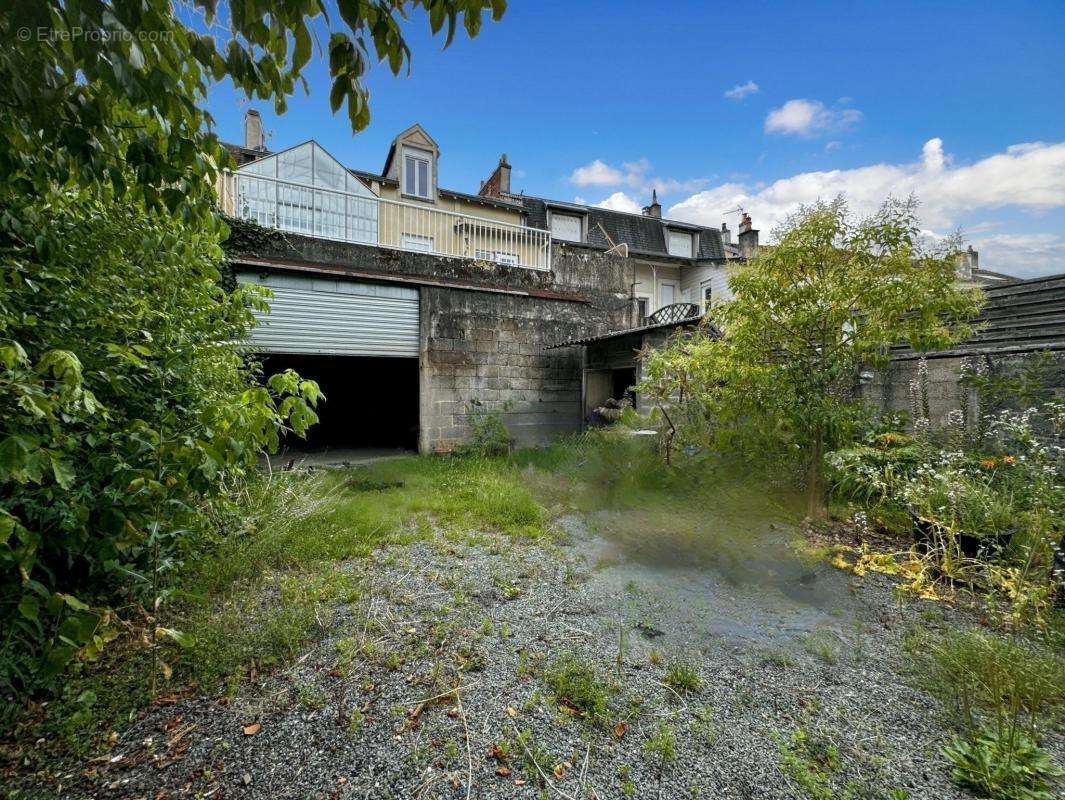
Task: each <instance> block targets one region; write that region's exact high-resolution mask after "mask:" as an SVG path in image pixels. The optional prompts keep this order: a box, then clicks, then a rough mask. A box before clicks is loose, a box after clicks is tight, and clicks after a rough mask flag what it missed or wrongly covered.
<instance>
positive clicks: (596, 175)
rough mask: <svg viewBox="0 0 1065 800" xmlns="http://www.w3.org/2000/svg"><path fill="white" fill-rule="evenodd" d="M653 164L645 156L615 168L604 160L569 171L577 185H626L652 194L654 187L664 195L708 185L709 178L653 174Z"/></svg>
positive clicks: (694, 189) (572, 180)
mask: <svg viewBox="0 0 1065 800" xmlns="http://www.w3.org/2000/svg"><path fill="white" fill-rule="evenodd" d="M652 169H653V165H652V164H651V162H650V161H648V160H647V159H646V158H640V159H637V160H636V161H625V162H622V164H621V167H620V168H619V167H614V166H611V165H610V164H607V163H606V162H605V161H603V160H601V159H598V158H597V159H595V160H594V161H592V162H590V163H588V164H585V165H584V166H583V167H577V169H575V170H573V172H572V173H570V176H569V180H570V183H572V184H574V185H575V186H627V187H629V188H630V189H635V190H638V191H640V192H644V193H646V194H648V195H650V193H651V190H655V191H657V192H660V193H661V194H670V193H671V192H695V191H698V190H699V189H701V188H703V187H704V186H706V184H707V183H708V182H709V181H708V180H707V179H706V178H694V179H690V180H678V179H676V178H659V177H657V176H655V175H653V174H651V173H652Z"/></svg>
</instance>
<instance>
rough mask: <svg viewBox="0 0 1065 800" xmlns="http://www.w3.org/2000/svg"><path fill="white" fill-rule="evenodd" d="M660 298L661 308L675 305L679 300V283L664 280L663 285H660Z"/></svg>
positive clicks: (659, 305) (659, 304)
mask: <svg viewBox="0 0 1065 800" xmlns="http://www.w3.org/2000/svg"><path fill="white" fill-rule="evenodd" d="M658 299H659V303H658V307H659V308H665V307H666V306H671V305H673V304H674V303H675V302H677V285H676V284H675V283H666V282H665V281H663V282H662V285H661V286H659V287H658Z"/></svg>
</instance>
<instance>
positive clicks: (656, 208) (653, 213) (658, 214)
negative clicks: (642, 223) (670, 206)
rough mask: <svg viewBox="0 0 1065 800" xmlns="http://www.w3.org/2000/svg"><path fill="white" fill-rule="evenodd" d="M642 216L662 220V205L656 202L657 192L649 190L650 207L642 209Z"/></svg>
mask: <svg viewBox="0 0 1065 800" xmlns="http://www.w3.org/2000/svg"><path fill="white" fill-rule="evenodd" d="M643 214H644V216H645V217H654V218H655V219H662V204H661V203H659V202H658V190H657V189H652V190H651V205H649V206H644V207H643Z"/></svg>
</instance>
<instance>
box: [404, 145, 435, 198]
mask: <svg viewBox="0 0 1065 800" xmlns="http://www.w3.org/2000/svg"><path fill="white" fill-rule="evenodd" d="M432 158H433V157H432V155H430V154H429V153H426V152H425V151H422V150H410V149H408V150H406V151H404V155H403V194H406V195H410V196H411V197H422V198H425V199H429V198H430V197H432V192H431V190H430V188H429V178H430V172H431V170H432Z"/></svg>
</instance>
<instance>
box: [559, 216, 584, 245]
mask: <svg viewBox="0 0 1065 800" xmlns="http://www.w3.org/2000/svg"><path fill="white" fill-rule="evenodd" d="M581 227H582V226H581V218H580V217H578V216H574V215H572V214H554V213H552V214H551V237H552V238H553V239H561V240H562V241H565V242H581V241H584V237H583V236H582V235H581Z"/></svg>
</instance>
